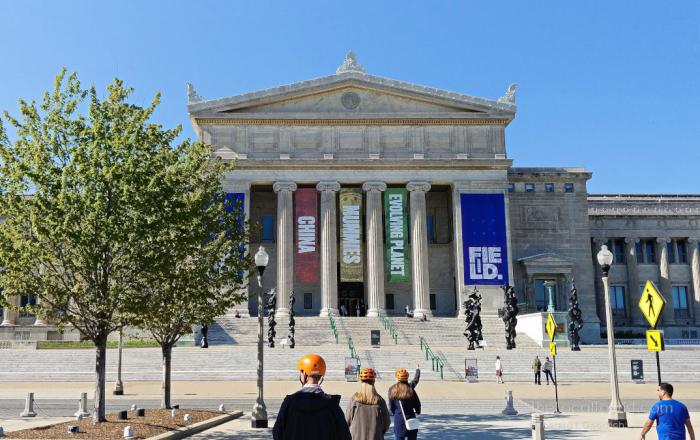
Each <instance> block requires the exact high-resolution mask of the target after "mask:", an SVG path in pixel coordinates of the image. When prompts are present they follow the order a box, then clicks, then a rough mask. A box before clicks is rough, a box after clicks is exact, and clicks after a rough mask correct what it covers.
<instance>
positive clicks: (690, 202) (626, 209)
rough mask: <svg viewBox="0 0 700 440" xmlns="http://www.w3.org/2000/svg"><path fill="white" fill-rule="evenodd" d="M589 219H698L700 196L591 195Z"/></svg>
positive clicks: (699, 214) (589, 199)
mask: <svg viewBox="0 0 700 440" xmlns="http://www.w3.org/2000/svg"><path fill="white" fill-rule="evenodd" d="M588 215H589V216H591V217H700V195H660V194H656V195H654V194H650V195H627V194H610V195H600V194H591V195H589V196H588Z"/></svg>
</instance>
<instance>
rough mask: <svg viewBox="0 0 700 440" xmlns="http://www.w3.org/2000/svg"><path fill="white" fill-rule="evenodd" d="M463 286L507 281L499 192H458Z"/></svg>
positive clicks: (503, 215)
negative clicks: (460, 218)
mask: <svg viewBox="0 0 700 440" xmlns="http://www.w3.org/2000/svg"><path fill="white" fill-rule="evenodd" d="M460 202H461V205H462V252H463V259H464V284H465V285H499V286H500V285H503V284H508V281H509V280H508V239H507V236H506V205H505V197H504V195H503V194H466V193H465V194H460Z"/></svg>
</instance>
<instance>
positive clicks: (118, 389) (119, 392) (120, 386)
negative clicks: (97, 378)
mask: <svg viewBox="0 0 700 440" xmlns="http://www.w3.org/2000/svg"><path fill="white" fill-rule="evenodd" d="M122 334H123V333H122V329H119V355H118V358H117V383H115V384H114V391H112V394H114V395H115V396H123V395H124V383H123V382H122V348H123V347H124V339H123V336H122Z"/></svg>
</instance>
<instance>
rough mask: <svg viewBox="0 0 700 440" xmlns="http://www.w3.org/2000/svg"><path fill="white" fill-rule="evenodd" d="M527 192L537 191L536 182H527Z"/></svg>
mask: <svg viewBox="0 0 700 440" xmlns="http://www.w3.org/2000/svg"><path fill="white" fill-rule="evenodd" d="M525 192H526V193H531V192H535V184H534V183H526V184H525Z"/></svg>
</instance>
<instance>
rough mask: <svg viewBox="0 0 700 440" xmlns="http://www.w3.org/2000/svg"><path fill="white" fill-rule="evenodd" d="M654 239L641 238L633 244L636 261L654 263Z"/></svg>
mask: <svg viewBox="0 0 700 440" xmlns="http://www.w3.org/2000/svg"><path fill="white" fill-rule="evenodd" d="M654 245H655V243H654V240H653V239H650V238H643V239H641V240H639V242H638V243H637V244H636V245H635V249H636V251H637V263H639V264H643V263H645V264H653V263H656V246H654Z"/></svg>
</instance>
